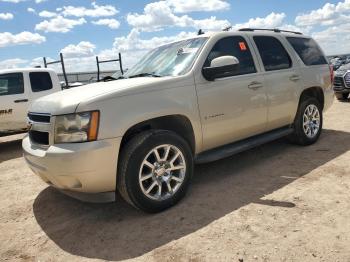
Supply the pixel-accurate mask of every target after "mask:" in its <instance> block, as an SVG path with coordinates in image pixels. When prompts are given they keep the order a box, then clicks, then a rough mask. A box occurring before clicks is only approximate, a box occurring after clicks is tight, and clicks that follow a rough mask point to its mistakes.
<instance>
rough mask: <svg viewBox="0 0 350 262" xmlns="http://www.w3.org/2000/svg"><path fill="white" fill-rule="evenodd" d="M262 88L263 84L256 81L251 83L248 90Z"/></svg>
mask: <svg viewBox="0 0 350 262" xmlns="http://www.w3.org/2000/svg"><path fill="white" fill-rule="evenodd" d="M262 87H263V84H262V83H260V82H256V81H254V82H251V83H250V84H249V85H248V88H249V89H252V90H257V89H259V88H262Z"/></svg>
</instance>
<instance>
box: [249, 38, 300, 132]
mask: <svg viewBox="0 0 350 262" xmlns="http://www.w3.org/2000/svg"><path fill="white" fill-rule="evenodd" d="M284 41H285V39H283V38H282V37H278V36H276V37H274V36H265V35H255V36H253V42H254V43H255V46H256V49H257V51H258V53H259V54H260V59H261V64H262V65H263V70H264V71H265V73H264V76H265V84H266V90H267V102H268V122H267V130H272V129H276V128H279V127H283V126H286V125H289V124H291V123H292V122H293V121H294V117H295V114H296V109H297V105H298V99H299V97H298V95H299V90H300V89H301V86H302V85H303V84H302V82H301V81H302V77H301V75H300V71H299V70H300V64H299V63H298V61H297V60H296V59H295V56H292V55H291V54H290V53H289V52H288V51H287V50H286V48H285V47H284V46H283V44H282V43H284Z"/></svg>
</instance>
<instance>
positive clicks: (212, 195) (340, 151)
mask: <svg viewBox="0 0 350 262" xmlns="http://www.w3.org/2000/svg"><path fill="white" fill-rule="evenodd" d="M22 136H23V135H16V136H10V137H7V138H4V137H2V138H0V207H1V213H0V232H1V234H0V260H9V261H22V260H23V261H87V260H88V259H96V260H98V259H102V260H114V261H119V260H127V259H130V260H135V261H242V260H243V261H350V152H349V149H350V103H349V102H347V103H340V102H335V104H334V106H333V107H332V109H331V110H330V111H329V112H327V114H326V115H325V123H324V132H323V134H322V136H321V139H320V141H319V142H318V143H317V144H316V145H313V146H310V147H298V146H294V145H290V144H287V143H286V142H285V141H284V140H280V141H276V142H273V143H270V144H266V145H264V146H261V147H259V148H256V149H253V150H250V151H248V152H245V153H242V154H239V155H236V156H233V157H231V158H227V159H224V160H221V161H218V162H215V163H211V164H206V165H201V166H196V171H195V177H194V180H193V186H192V188H191V190H190V192H189V194H188V195H187V197H186V198H185V199H184V200H183V201H182V202H181V203H180V204H178V205H177V206H176V207H174V208H172V209H170V210H168V211H166V212H163V213H161V214H156V215H148V214H144V213H142V212H139V211H136V210H134V209H133V208H131V207H130V206H128V205H127V204H125V203H124V202H123V201H122V200H120V199H119V200H118V201H117V203H111V204H87V203H82V202H79V201H77V200H74V199H71V198H69V197H67V196H65V195H62V194H61V193H59V192H56V190H54V189H52V188H49V187H47V185H46V184H44V183H43V182H42V181H41V180H40V179H39V178H37V177H36V176H34V175H33V174H32V173H31V171H30V170H29V169H28V168H27V166H26V165H25V162H24V160H23V158H22V156H21V141H20V139H21V137H22ZM87 161H88V160H87Z"/></svg>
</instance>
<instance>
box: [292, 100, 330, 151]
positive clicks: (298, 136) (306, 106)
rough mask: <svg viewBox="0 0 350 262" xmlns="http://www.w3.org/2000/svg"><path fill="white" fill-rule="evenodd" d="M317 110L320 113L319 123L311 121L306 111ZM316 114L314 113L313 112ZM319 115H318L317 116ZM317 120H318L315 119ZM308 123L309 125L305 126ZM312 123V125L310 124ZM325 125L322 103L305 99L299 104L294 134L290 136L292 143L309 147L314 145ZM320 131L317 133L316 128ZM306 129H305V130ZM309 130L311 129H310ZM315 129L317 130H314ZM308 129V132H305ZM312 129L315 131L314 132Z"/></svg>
mask: <svg viewBox="0 0 350 262" xmlns="http://www.w3.org/2000/svg"><path fill="white" fill-rule="evenodd" d="M312 108H313V109H317V112H318V122H317V121H316V120H313V121H310V119H309V118H308V117H305V115H304V114H306V115H308V112H310V111H306V110H311V109H312ZM312 112H314V111H312ZM316 115H317V114H316ZM313 119H316V118H313ZM305 122H308V123H309V124H305V125H304V123H305ZM310 122H312V123H313V124H312V123H310ZM322 125H323V114H322V107H321V105H320V102H319V101H318V100H317V99H316V98H313V97H305V98H304V99H303V100H302V101H301V102H300V104H299V108H298V111H297V114H296V117H295V120H294V132H293V133H292V134H291V135H289V136H288V139H289V141H290V142H292V143H294V144H298V145H302V146H308V145H312V144H314V143H315V142H316V141H317V140H318V138H319V137H320V135H321V132H322ZM317 126H318V129H317V131H316V127H317ZM304 127H305V128H304ZM308 128H309V129H308ZM314 128H315V129H314ZM305 129H306V130H305ZM311 129H312V130H313V131H314V132H312V131H311Z"/></svg>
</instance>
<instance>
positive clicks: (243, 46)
mask: <svg viewBox="0 0 350 262" xmlns="http://www.w3.org/2000/svg"><path fill="white" fill-rule="evenodd" d="M239 48H240V49H241V51H246V50H247V46H246V45H245V43H244V42H239Z"/></svg>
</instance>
